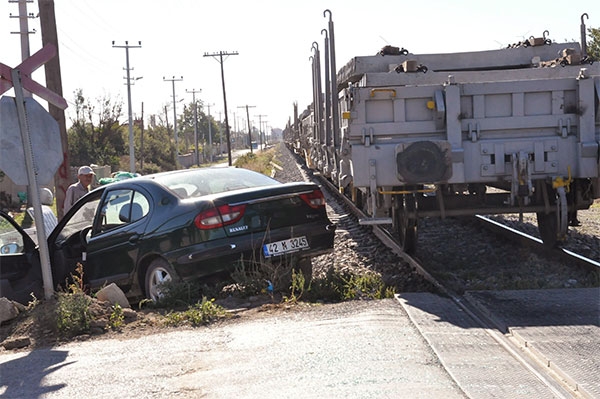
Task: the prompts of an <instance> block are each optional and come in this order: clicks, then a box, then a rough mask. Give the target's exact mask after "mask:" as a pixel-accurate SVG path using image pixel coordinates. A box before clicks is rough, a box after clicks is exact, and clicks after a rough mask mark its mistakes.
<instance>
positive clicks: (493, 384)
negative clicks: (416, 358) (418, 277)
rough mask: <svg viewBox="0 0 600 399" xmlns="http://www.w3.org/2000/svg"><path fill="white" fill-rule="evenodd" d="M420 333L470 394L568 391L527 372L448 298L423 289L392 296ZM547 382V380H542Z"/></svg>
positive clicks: (550, 395) (494, 395) (524, 395)
mask: <svg viewBox="0 0 600 399" xmlns="http://www.w3.org/2000/svg"><path fill="white" fill-rule="evenodd" d="M398 299H399V300H400V303H401V304H402V306H403V307H404V308H405V310H406V311H407V313H408V315H409V317H410V318H411V320H412V321H413V322H414V323H415V325H416V326H417V328H418V329H419V331H420V332H421V334H422V335H423V337H424V338H425V339H426V340H427V342H428V343H429V345H430V346H431V347H432V349H433V350H434V352H435V353H436V354H437V356H438V357H439V359H440V362H441V363H442V364H443V365H444V367H445V368H446V370H447V371H448V373H449V374H450V375H451V376H452V377H453V378H454V380H455V381H456V382H457V384H458V386H459V387H460V388H461V389H462V390H463V391H464V392H465V393H466V394H467V396H468V397H470V398H557V397H569V396H570V394H569V392H568V390H566V389H564V388H562V387H560V386H558V384H556V383H554V381H547V380H546V379H545V378H544V376H543V375H540V374H539V373H536V370H531V369H530V368H529V367H528V365H527V364H524V363H523V362H521V361H519V360H518V356H517V357H515V356H514V354H513V353H511V351H510V348H506V347H504V346H503V345H502V343H501V341H502V337H498V339H495V338H494V334H497V335H502V334H500V333H499V332H498V331H489V330H487V329H485V328H482V327H481V326H480V325H479V323H478V322H476V321H475V320H474V319H473V318H472V317H471V316H470V315H469V313H467V312H466V311H464V310H463V309H462V308H461V307H459V306H458V305H457V304H456V303H455V302H454V301H453V300H452V299H450V298H447V297H441V296H438V295H435V294H428V293H405V294H400V295H398ZM547 382H549V384H548V383H547Z"/></svg>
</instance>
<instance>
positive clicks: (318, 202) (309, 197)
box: [300, 190, 325, 209]
mask: <svg viewBox="0 0 600 399" xmlns="http://www.w3.org/2000/svg"><path fill="white" fill-rule="evenodd" d="M300 198H302V199H303V200H304V202H306V203H307V204H308V205H309V206H310V207H311V208H315V209H317V208H320V207H322V206H325V196H323V193H322V192H321V190H315V191H313V192H311V193H304V194H300Z"/></svg>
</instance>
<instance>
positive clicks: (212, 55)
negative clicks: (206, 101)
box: [204, 51, 238, 166]
mask: <svg viewBox="0 0 600 399" xmlns="http://www.w3.org/2000/svg"><path fill="white" fill-rule="evenodd" d="M230 55H238V52H237V51H234V52H231V53H228V52H226V51H219V52H218V53H213V54H208V53H204V56H205V57H214V58H215V59H216V60H217V61H219V64H221V83H222V85H223V104H224V107H225V133H226V134H227V155H228V158H229V166H231V137H230V136H231V135H230V133H229V118H228V116H227V94H226V93H225V72H224V70H223V56H230ZM217 57H218V58H217ZM219 152H220V151H219Z"/></svg>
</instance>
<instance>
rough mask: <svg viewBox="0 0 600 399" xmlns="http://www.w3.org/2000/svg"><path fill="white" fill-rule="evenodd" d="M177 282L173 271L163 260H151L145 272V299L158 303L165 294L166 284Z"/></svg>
mask: <svg viewBox="0 0 600 399" xmlns="http://www.w3.org/2000/svg"><path fill="white" fill-rule="evenodd" d="M177 280H178V278H177V275H176V274H175V271H174V270H173V268H172V267H171V265H170V264H169V262H167V261H166V260H165V259H162V258H158V259H155V260H153V261H152V262H151V263H150V266H148V270H147V271H146V278H145V281H146V284H145V288H146V297H147V298H148V299H151V300H152V301H154V302H158V301H160V299H161V298H163V297H164V296H165V293H166V289H167V288H166V286H165V284H166V283H170V282H176V281H177Z"/></svg>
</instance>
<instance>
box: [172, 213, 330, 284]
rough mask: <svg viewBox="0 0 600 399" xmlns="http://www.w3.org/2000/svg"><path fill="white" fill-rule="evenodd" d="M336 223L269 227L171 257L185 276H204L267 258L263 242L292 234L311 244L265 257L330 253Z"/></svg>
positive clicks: (186, 249)
mask: <svg viewBox="0 0 600 399" xmlns="http://www.w3.org/2000/svg"><path fill="white" fill-rule="evenodd" d="M335 229H336V226H335V225H334V224H327V225H324V224H319V225H317V226H315V225H314V224H309V225H305V226H296V227H294V229H293V231H292V229H290V228H283V229H278V230H276V231H270V232H269V233H268V234H261V235H250V236H242V237H229V238H223V239H219V240H214V241H210V242H206V243H202V244H197V245H194V246H190V247H186V248H181V249H179V250H177V251H173V252H172V253H171V254H169V256H167V257H168V259H169V261H170V262H171V264H172V265H173V266H174V268H175V270H176V272H177V274H178V275H179V277H180V278H182V279H184V280H185V279H190V278H195V277H203V276H207V275H211V274H215V273H220V272H227V271H233V270H235V267H236V265H239V264H240V262H256V263H259V262H264V261H265V258H264V256H263V249H262V248H263V245H264V244H267V243H271V242H275V241H279V240H285V239H288V238H291V237H301V236H305V237H306V238H307V240H308V244H309V247H308V248H303V249H300V250H297V251H291V252H286V253H284V254H282V255H278V256H271V257H269V258H266V259H267V260H268V261H271V262H273V261H283V262H286V261H290V260H291V259H294V258H295V259H300V258H306V257H313V256H318V255H322V254H325V253H330V252H331V251H332V250H333V239H334V235H335Z"/></svg>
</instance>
